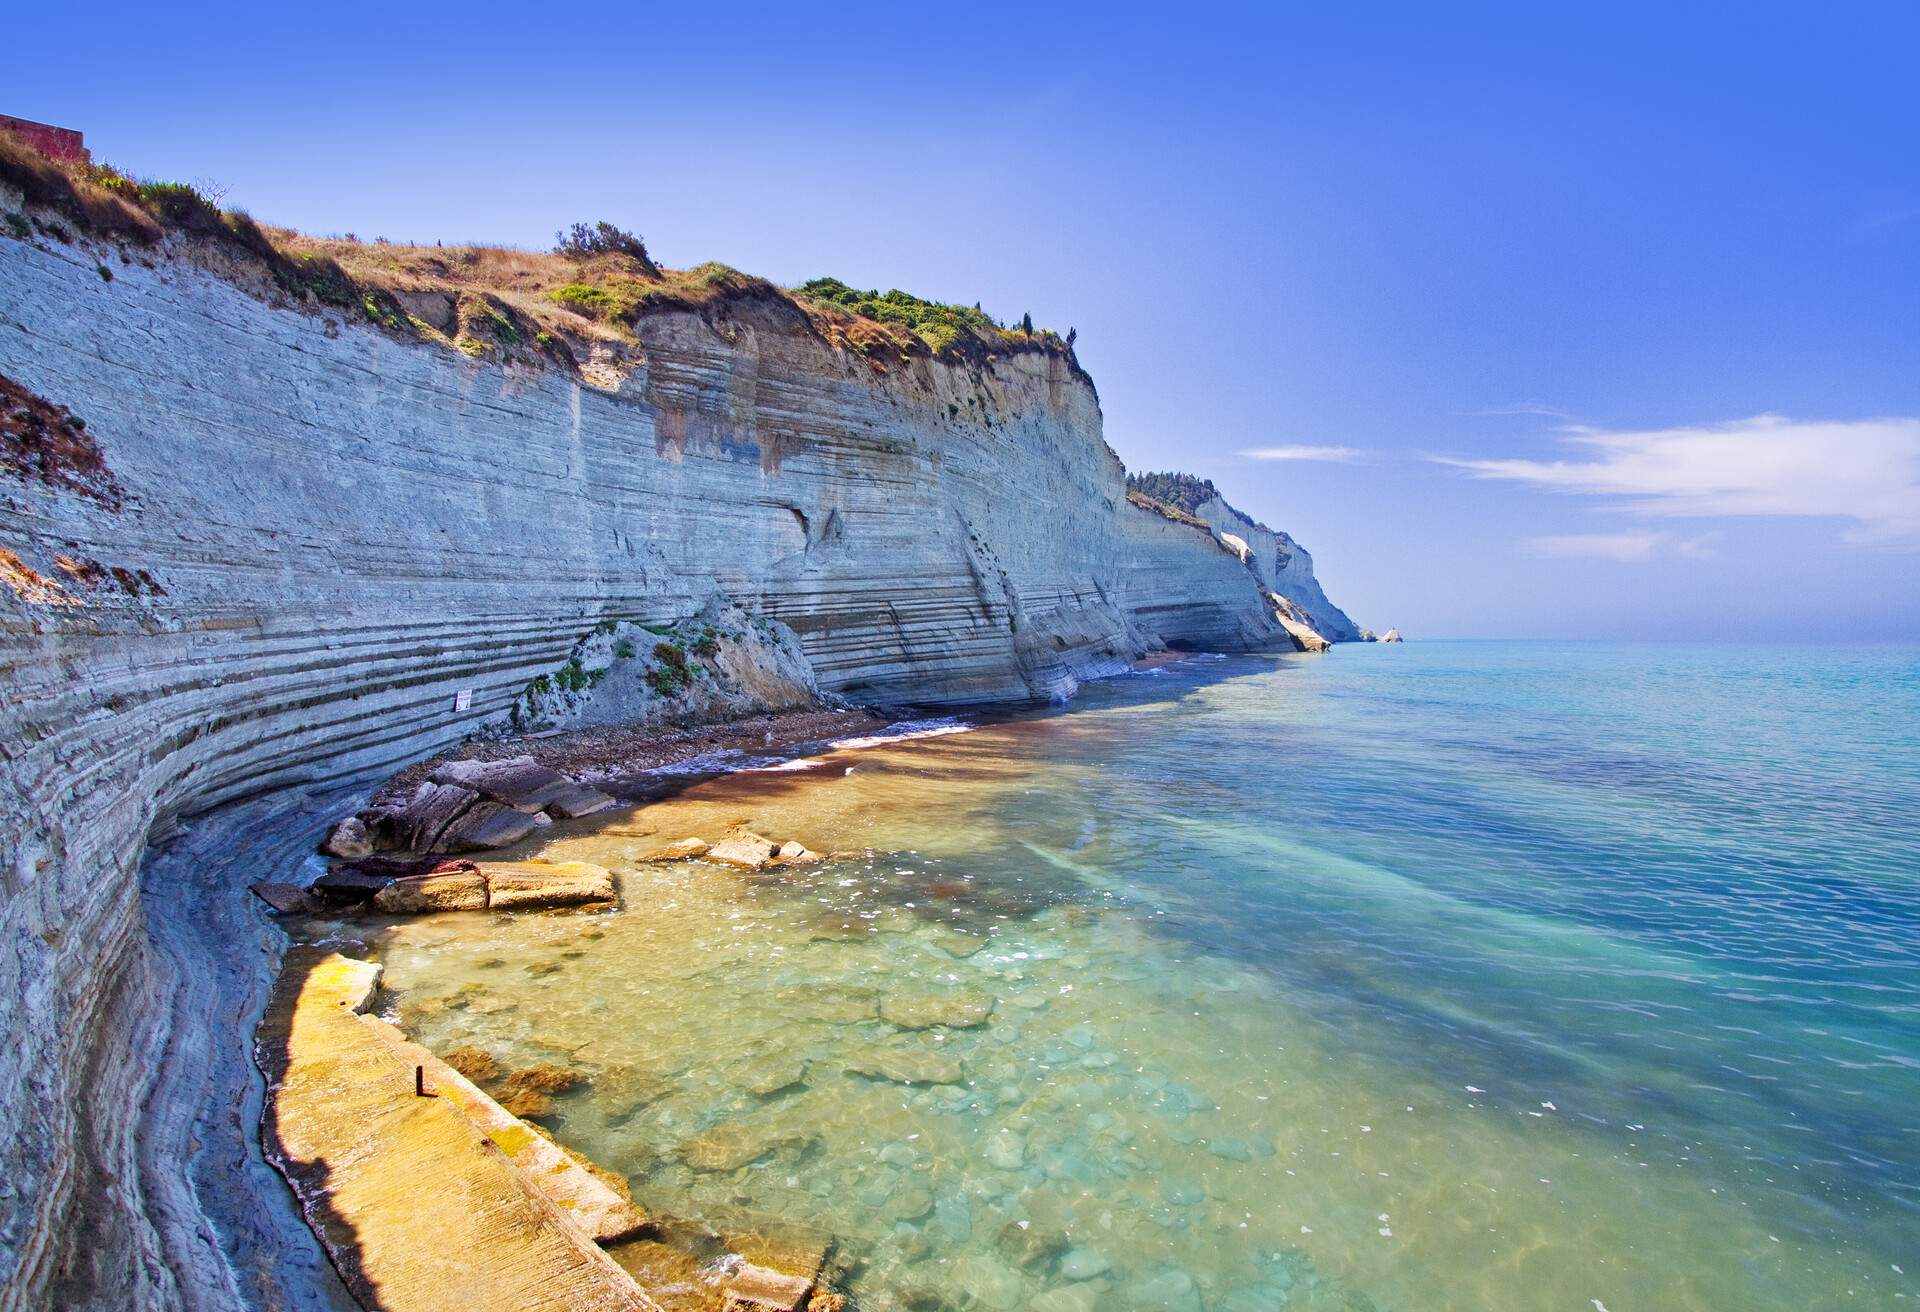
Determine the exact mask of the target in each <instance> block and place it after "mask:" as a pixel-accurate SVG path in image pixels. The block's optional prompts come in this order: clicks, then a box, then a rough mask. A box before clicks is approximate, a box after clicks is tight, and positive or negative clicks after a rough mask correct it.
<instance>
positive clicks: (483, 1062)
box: [440, 1043, 506, 1084]
mask: <svg viewBox="0 0 1920 1312" xmlns="http://www.w3.org/2000/svg"><path fill="white" fill-rule="evenodd" d="M440 1060H442V1061H444V1062H446V1063H447V1065H449V1066H451V1067H453V1068H454V1069H455V1070H456V1071H459V1072H460V1073H461V1074H462V1075H464V1076H466V1077H467V1078H468V1079H470V1080H472V1081H473V1082H474V1083H475V1084H491V1083H493V1082H494V1081H495V1080H497V1079H499V1078H500V1077H501V1076H502V1075H504V1074H506V1068H505V1067H504V1066H502V1065H501V1064H500V1063H499V1062H497V1061H495V1060H494V1057H493V1054H492V1053H490V1052H488V1051H487V1050H486V1049H485V1048H482V1047H479V1046H477V1045H475V1044H471V1043H467V1044H462V1045H461V1046H460V1047H458V1048H455V1049H454V1050H453V1051H452V1052H449V1053H448V1054H447V1055H446V1056H444V1057H442V1058H441V1059H440Z"/></svg>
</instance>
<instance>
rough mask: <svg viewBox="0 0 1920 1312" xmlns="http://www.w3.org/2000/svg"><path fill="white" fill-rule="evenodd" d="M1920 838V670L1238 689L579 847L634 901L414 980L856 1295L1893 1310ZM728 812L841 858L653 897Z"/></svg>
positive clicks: (1362, 653) (1814, 665)
mask: <svg viewBox="0 0 1920 1312" xmlns="http://www.w3.org/2000/svg"><path fill="white" fill-rule="evenodd" d="M1917 817H1920V651H1916V650H1914V649H1911V648H1866V647H1861V648H1842V649H1837V650H1836V649H1818V648H1812V647H1778V648H1768V649H1751V648H1739V647H1730V646H1711V647H1708V646H1701V647H1690V646H1677V645H1676V646H1652V645H1649V646H1611V645H1599V644H1578V645H1551V644H1499V643H1416V644H1409V645H1407V646H1404V647H1399V648H1392V647H1342V648H1340V649H1338V650H1337V651H1335V652H1334V653H1333V654H1331V655H1329V656H1325V657H1318V658H1232V659H1217V658H1215V659H1207V658H1202V659H1197V660H1192V661H1187V662H1183V663H1181V664H1179V665H1175V666H1172V667H1168V668H1166V669H1163V670H1161V671H1157V672H1153V673H1150V674H1144V675H1136V676H1134V677H1130V678H1125V679H1121V680H1116V681H1113V682H1111V683H1106V684H1100V685H1094V686H1091V687H1089V688H1087V689H1085V690H1084V692H1083V695H1082V697H1081V699H1080V701H1079V702H1077V703H1076V705H1075V708H1074V709H1072V710H1071V711H1069V712H1066V713H1059V714H1046V715H1034V716H1029V717H1024V718H1021V719H1018V720H1015V721H1012V722H1009V723H1002V724H994V725H989V726H985V727H981V728H978V729H976V730H974V731H972V732H969V733H965V734H959V735H955V736H949V737H943V738H934V739H928V740H923V741H917V742H910V743H903V744H898V745H893V746H886V747H877V748H868V749H865V750H862V751H859V752H855V753H842V754H836V755H832V756H829V757H827V758H825V759H824V760H822V761H821V762H819V763H818V764H816V765H815V766H814V767H813V768H810V769H802V770H788V771H781V772H765V771H760V772H752V773H746V774H738V775H734V776H730V777H728V778H726V779H722V780H715V781H712V782H709V783H706V784H702V785H699V786H698V787H696V788H694V789H692V790H690V791H689V792H687V793H685V794H682V795H681V796H679V797H678V798H676V799H674V800H672V801H669V802H665V803H659V804H655V805H653V806H649V807H645V808H642V809H641V810H639V811H637V812H634V813H615V814H614V815H613V817H611V823H616V824H627V825H634V824H638V825H639V826H641V827H649V826H650V827H654V828H656V829H657V831H658V832H657V834H656V835H654V836H639V837H633V836H608V835H604V834H596V833H595V832H594V823H593V822H576V823H575V824H573V825H571V826H565V827H558V828H557V829H556V831H554V833H553V834H552V836H551V837H550V839H549V841H548V842H547V843H546V844H545V845H544V854H545V855H549V856H555V857H583V858H586V859H590V860H598V861H601V862H603V863H605V864H608V865H610V866H612V867H613V868H615V869H616V870H617V871H619V872H621V873H622V875H623V885H622V892H623V899H624V900H623V904H622V908H621V909H620V910H619V911H618V912H615V913H611V914H604V915H592V916H578V915H575V916H541V915H524V916H511V917H509V916H487V915H458V916H443V917H437V918H433V919H429V920H422V921H414V922H407V923H403V924H396V925H394V926H392V927H391V928H390V929H388V930H387V931H386V932H385V933H384V934H383V936H382V939H381V941H380V942H379V943H378V945H377V949H378V950H379V951H380V952H381V954H382V955H383V957H384V959H385V960H386V961H387V963H388V968H389V974H388V984H389V987H390V988H391V990H392V996H393V998H394V1000H395V1003H396V1007H397V1010H398V1011H399V1014H400V1016H401V1018H402V1020H403V1022H404V1023H405V1024H406V1025H408V1026H409V1027H410V1028H411V1029H414V1030H415V1031H417V1032H418V1033H419V1034H420V1036H421V1037H422V1038H423V1039H424V1040H425V1041H427V1042H428V1043H429V1044H430V1045H432V1046H434V1047H436V1048H439V1049H442V1050H445V1049H449V1048H451V1047H453V1046H455V1045H457V1044H461V1043H479V1044H481V1045H482V1046H485V1047H487V1048H489V1049H490V1050H492V1051H493V1052H495V1053H496V1055H498V1056H500V1057H501V1058H502V1059H503V1060H506V1061H508V1062H509V1063H510V1064H511V1063H515V1062H525V1061H531V1060H535V1059H542V1060H552V1059H558V1060H563V1061H567V1062H570V1063H573V1064H575V1065H577V1066H579V1067H581V1068H583V1069H585V1070H587V1071H588V1072H590V1073H591V1074H592V1076H593V1082H592V1084H591V1086H590V1087H589V1088H587V1089H586V1090H585V1091H584V1092H582V1093H579V1094H575V1095H570V1096H568V1097H565V1098H563V1099H561V1101H560V1104H559V1111H558V1114H557V1115H556V1116H555V1117H554V1118H553V1119H552V1120H551V1121H550V1122H549V1124H550V1125H551V1126H552V1128H553V1129H554V1130H555V1132H556V1133H557V1134H558V1135H559V1137H560V1138H561V1139H562V1140H563V1141H564V1142H567V1143H570V1144H572V1145H574V1146H576V1147H578V1148H580V1149H582V1150H584V1151H586V1152H587V1153H588V1154H590V1155H591V1156H593V1157H594V1158H596V1159H597V1160H599V1161H601V1162H602V1163H604V1164H606V1165H608V1166H611V1167H613V1168H615V1169H617V1170H620V1171H622V1172H624V1173H626V1174H628V1175H630V1176H631V1177H632V1179H633V1181H634V1188H635V1194H636V1197H637V1198H638V1199H639V1200H640V1201H641V1202H643V1203H645V1204H647V1205H648V1206H650V1207H653V1208H656V1209H660V1210H662V1211H667V1212H673V1213H677V1214H681V1215H689V1216H702V1217H709V1218H731V1217H735V1216H737V1215H738V1214H739V1211H740V1209H742V1208H747V1209H752V1210H753V1211H757V1212H761V1213H768V1214H772V1215H775V1216H779V1217H783V1218H786V1219H788V1220H792V1221H796V1222H801V1223H805V1224H808V1225H814V1226H818V1227H821V1228H822V1229H823V1230H828V1231H831V1232H832V1233H833V1234H834V1235H835V1236H836V1237H837V1239H838V1242H839V1244H840V1245H841V1250H842V1252H843V1253H845V1254H848V1255H850V1256H851V1257H852V1258H853V1259H855V1261H856V1263H857V1266H856V1270H855V1273H854V1277H853V1280H854V1285H853V1287H854V1290H855V1292H856V1293H857V1294H858V1295H859V1296H860V1305H861V1306H862V1307H863V1308H888V1307H902V1308H906V1307H942V1306H951V1307H957V1308H965V1307H987V1308H1015V1307H1027V1306H1034V1307H1038V1308H1042V1309H1051V1310H1052V1312H1066V1310H1068V1309H1089V1308H1094V1307H1100V1308H1106V1307H1115V1308H1126V1307H1136V1306H1137V1307H1170V1308H1200V1307H1204V1308H1208V1309H1232V1310H1234V1312H1241V1310H1247V1312H1250V1310H1252V1309H1270V1308H1312V1309H1333V1308H1345V1309H1355V1308H1368V1307H1375V1308H1379V1309H1430V1308H1438V1309H1447V1308H1457V1309H1488V1310H1491V1312H1504V1310H1507V1309H1514V1310H1519V1309H1527V1310H1529V1312H1532V1310H1534V1309H1550V1308H1567V1309H1575V1310H1578V1312H1588V1310H1590V1309H1593V1308H1596V1307H1598V1308H1604V1309H1606V1312H1636V1310H1645V1309H1660V1310H1662V1312H1668V1310H1676V1312H1677V1310H1684V1309H1726V1310H1728V1312H1732V1310H1734V1309H1740V1310H1741V1312H1752V1310H1753V1309H1776V1308H1778V1309H1789V1308H1791V1309H1807V1308H1825V1307H1844V1306H1857V1307H1882V1306H1884V1307H1896V1306H1898V1307H1906V1306H1913V1305H1914V1300H1915V1299H1920V1282H1916V1280H1915V1277H1916V1276H1920V1239H1917V1238H1916V1236H1920V819H1917ZM595 820H596V821H609V817H605V816H602V817H596V818H595ZM733 821H746V822H748V823H750V824H751V825H752V826H753V827H754V828H755V829H757V830H759V831H760V832H763V833H766V834H768V835H770V836H773V837H776V838H788V837H796V838H799V839H801V840H802V841H804V842H805V843H807V844H808V845H809V846H811V847H814V848H816V849H821V850H827V849H840V850H845V851H849V852H852V853H855V854H854V855H850V856H848V857H846V858H843V859H841V860H838V861H835V862H834V863H832V864H830V865H827V866H824V867H819V868H815V869H812V870H806V871H785V872H781V873H778V874H771V873H770V874H766V875H757V876H749V875H741V874H739V873H735V872H732V871H729V870H725V869H722V868H719V867H715V866H711V865H707V864H704V863H688V864H682V865H677V866H647V865H643V864H639V863H638V858H639V857H640V856H641V855H643V854H644V853H646V852H648V851H651V850H652V849H654V848H656V847H658V846H660V845H662V844H663V843H664V842H666V841H669V840H672V839H676V838H680V837H684V836H687V835H701V836H704V837H707V838H714V837H717V836H718V833H719V831H720V830H721V829H722V828H724V826H725V825H726V824H727V823H729V822H733ZM531 850H535V851H538V850H541V849H537V848H536V849H531ZM988 1000H991V1002H992V1007H993V1010H992V1012H991V1014H990V1016H988V1018H987V1019H986V1021H985V1023H984V1024H978V1025H973V1026H970V1027H967V1028H946V1027H935V1028H930V1029H910V1028H902V1027H901V1026H900V1025H899V1024H897V1023H895V1022H899V1021H909V1022H914V1021H926V1020H929V1019H938V1018H940V1017H941V1016H942V1015H945V1016H946V1017H947V1018H948V1019H951V1020H955V1021H964V1020H970V1019H975V1017H973V1016H969V1015H966V1014H962V1013H963V1012H964V1011H965V1008H966V1006H967V1005H969V1004H971V1005H973V1006H974V1007H975V1008H976V1010H977V1008H978V1007H979V1006H980V1005H984V1004H985V1003H986V1002H987V1001H988ZM956 1003H958V1004H960V1005H959V1008H958V1009H957V1010H954V1009H953V1008H954V1004H956ZM943 1008H946V1009H948V1010H942V1009H943ZM889 1018H890V1019H889ZM956 1063H957V1069H955V1065H956ZM943 1066H944V1067H946V1069H941V1068H942V1067H943ZM956 1076H957V1082H953V1083H941V1084H906V1083H901V1082H898V1081H899V1080H900V1079H901V1078H904V1077H920V1078H940V1079H948V1078H953V1077H956ZM1023 1223H1024V1224H1023ZM1902 1267H1904V1268H1905V1272H1906V1273H1905V1274H1903V1273H1902V1272H1901V1271H1900V1270H1899V1269H1898V1268H1902ZM941 1300H944V1302H943V1301H941Z"/></svg>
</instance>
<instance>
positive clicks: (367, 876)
mask: <svg viewBox="0 0 1920 1312" xmlns="http://www.w3.org/2000/svg"><path fill="white" fill-rule="evenodd" d="M474 869H476V867H475V866H474V864H473V862H471V861H451V860H447V859H446V858H444V857H435V856H422V857H387V856H373V857H368V858H366V859H365V860H362V861H351V862H348V863H346V864H344V865H337V866H335V867H334V868H333V869H331V870H329V871H328V872H327V873H326V874H324V875H322V876H320V878H318V879H316V880H314V881H313V883H312V884H310V885H308V888H307V891H308V892H310V893H312V894H313V895H314V896H316V897H319V898H321V899H323V900H325V901H328V902H367V901H370V900H372V898H373V896H374V894H376V893H378V892H379V891H380V890H381V889H383V888H385V887H386V886H387V885H388V884H391V883H392V882H393V881H394V880H396V879H405V878H407V877H409V876H413V875H444V874H451V873H453V872H455V871H468V872H471V871H473V870H474Z"/></svg>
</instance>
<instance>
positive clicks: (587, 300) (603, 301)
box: [547, 282, 616, 319]
mask: <svg viewBox="0 0 1920 1312" xmlns="http://www.w3.org/2000/svg"><path fill="white" fill-rule="evenodd" d="M547 299H548V300H550V301H554V302H556V303H558V304H560V305H564V306H566V307H567V308H568V309H569V310H576V311H578V312H579V313H581V314H584V315H586V316H587V317H588V318H589V319H609V318H612V317H614V310H615V308H616V304H615V301H614V299H613V296H612V294H611V293H609V292H608V291H607V290H606V288H604V287H589V286H588V285H587V284H585V283H583V282H570V283H568V284H567V285H566V286H565V287H556V288H554V289H553V290H552V291H550V292H548V293H547Z"/></svg>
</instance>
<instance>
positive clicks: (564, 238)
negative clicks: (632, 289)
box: [553, 219, 660, 278]
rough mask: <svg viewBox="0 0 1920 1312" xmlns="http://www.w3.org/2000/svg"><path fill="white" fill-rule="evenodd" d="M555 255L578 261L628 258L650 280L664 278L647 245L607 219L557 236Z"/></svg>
mask: <svg viewBox="0 0 1920 1312" xmlns="http://www.w3.org/2000/svg"><path fill="white" fill-rule="evenodd" d="M553 249H554V253H555V254H557V255H564V256H566V257H567V258H569V259H574V260H590V259H592V258H593V257H594V256H596V255H624V256H626V257H627V258H628V259H630V260H633V261H635V262H636V263H638V264H639V265H640V267H641V269H643V270H644V271H645V272H646V275H647V276H648V277H649V278H658V277H659V276H660V266H659V265H657V264H655V263H654V262H653V257H652V256H650V255H648V254H647V243H646V242H645V241H643V240H642V239H641V238H640V237H638V236H637V235H635V234H634V233H631V232H628V231H626V230H625V229H623V228H616V227H614V226H613V225H612V224H611V223H608V222H607V221H606V220H605V219H602V220H600V222H598V223H576V224H574V225H573V226H572V227H571V228H568V229H567V230H566V231H564V232H557V233H555V234H554V241H553Z"/></svg>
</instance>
